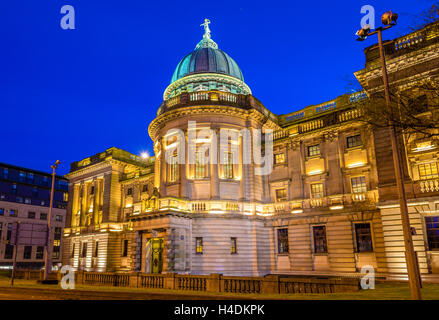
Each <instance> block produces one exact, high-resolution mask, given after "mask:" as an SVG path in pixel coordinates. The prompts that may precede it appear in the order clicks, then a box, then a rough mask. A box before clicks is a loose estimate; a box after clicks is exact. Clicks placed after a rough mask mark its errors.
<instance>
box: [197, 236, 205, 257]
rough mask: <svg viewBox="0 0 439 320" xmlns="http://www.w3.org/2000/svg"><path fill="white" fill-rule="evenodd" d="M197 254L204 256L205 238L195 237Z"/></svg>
mask: <svg viewBox="0 0 439 320" xmlns="http://www.w3.org/2000/svg"><path fill="white" fill-rule="evenodd" d="M195 254H204V244H203V237H195Z"/></svg>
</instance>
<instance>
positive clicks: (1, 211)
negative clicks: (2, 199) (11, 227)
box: [0, 208, 5, 216]
mask: <svg viewBox="0 0 439 320" xmlns="http://www.w3.org/2000/svg"><path fill="white" fill-rule="evenodd" d="M4 215H5V209H3V208H0V216H4Z"/></svg>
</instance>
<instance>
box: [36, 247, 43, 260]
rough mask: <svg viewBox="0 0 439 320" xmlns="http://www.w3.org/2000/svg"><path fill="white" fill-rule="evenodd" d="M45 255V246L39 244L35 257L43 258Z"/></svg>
mask: <svg viewBox="0 0 439 320" xmlns="http://www.w3.org/2000/svg"><path fill="white" fill-rule="evenodd" d="M43 257H44V247H43V246H38V247H37V253H36V254H35V259H37V260H42V259H43Z"/></svg>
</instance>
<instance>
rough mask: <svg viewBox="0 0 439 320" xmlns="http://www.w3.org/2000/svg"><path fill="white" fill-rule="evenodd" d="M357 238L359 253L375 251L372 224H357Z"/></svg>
mask: <svg viewBox="0 0 439 320" xmlns="http://www.w3.org/2000/svg"><path fill="white" fill-rule="evenodd" d="M355 237H356V240H357V252H371V251H373V245H372V233H371V230H370V223H356V224H355Z"/></svg>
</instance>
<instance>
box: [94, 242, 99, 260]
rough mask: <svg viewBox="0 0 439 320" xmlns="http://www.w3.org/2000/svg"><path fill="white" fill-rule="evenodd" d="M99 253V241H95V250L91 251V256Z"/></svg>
mask: <svg viewBox="0 0 439 320" xmlns="http://www.w3.org/2000/svg"><path fill="white" fill-rule="evenodd" d="M98 255H99V241H96V242H95V250H94V252H93V257H95V258H96V257H97V256H98Z"/></svg>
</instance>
